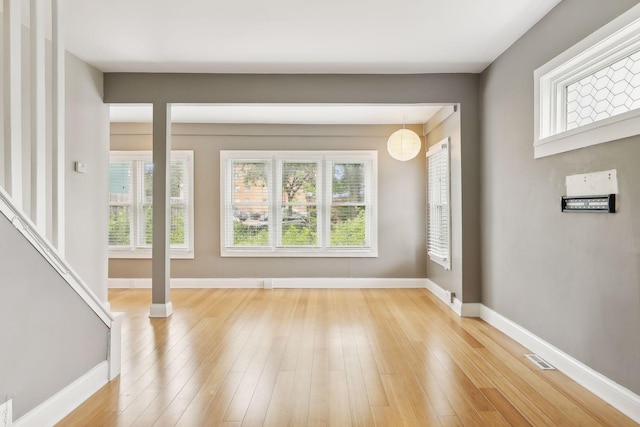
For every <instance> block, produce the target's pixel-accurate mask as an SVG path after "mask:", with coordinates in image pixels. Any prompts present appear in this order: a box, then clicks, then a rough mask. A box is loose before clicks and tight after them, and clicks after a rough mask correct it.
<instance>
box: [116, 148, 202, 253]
mask: <svg viewBox="0 0 640 427" xmlns="http://www.w3.org/2000/svg"><path fill="white" fill-rule="evenodd" d="M151 159H152V153H151V151H112V152H111V153H110V160H109V256H110V257H111V258H149V257H151V247H152V230H153V229H152V227H153V222H152V210H153V197H152V196H153V162H152V160H151ZM192 189H193V151H184V150H177V151H172V152H171V170H170V184H169V197H170V219H169V224H170V232H169V239H170V244H171V256H172V257H173V258H193V191H192Z"/></svg>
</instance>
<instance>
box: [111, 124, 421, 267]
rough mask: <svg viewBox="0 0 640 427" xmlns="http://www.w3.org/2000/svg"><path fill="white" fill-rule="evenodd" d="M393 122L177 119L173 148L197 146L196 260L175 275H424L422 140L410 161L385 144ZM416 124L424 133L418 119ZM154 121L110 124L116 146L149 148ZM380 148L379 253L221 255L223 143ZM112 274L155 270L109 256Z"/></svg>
mask: <svg viewBox="0 0 640 427" xmlns="http://www.w3.org/2000/svg"><path fill="white" fill-rule="evenodd" d="M401 126H402V125H396V126H362V125H360V126H292V125H213V124H212V125H206V124H180V123H176V124H174V125H173V135H172V147H173V148H174V149H177V150H179V149H185V150H194V163H195V166H194V169H195V183H194V185H195V227H196V228H195V259H193V260H180V259H176V260H173V261H172V262H171V275H172V277H180V278H194V277H196V278H208V277H381V278H384V277H391V278H398V277H403V278H415V277H424V275H425V268H424V265H425V263H426V250H425V230H424V227H425V208H424V207H425V181H424V176H425V162H424V146H423V149H422V151H421V153H420V154H419V155H418V156H417V157H416V158H415V159H413V160H410V161H408V162H399V161H396V160H393V159H392V158H391V157H390V156H389V155H388V154H387V151H386V143H387V139H388V137H389V135H390V134H391V133H392V132H393V131H395V130H397V129H398V128H400V127H401ZM413 129H414V130H415V131H416V132H417V133H418V134H420V133H421V132H422V127H421V126H415V127H413ZM150 131H151V127H150V125H144V124H137V125H136V124H118V123H114V124H113V125H112V134H111V148H112V149H113V150H150V149H151V134H150ZM230 149H235V150H377V151H378V253H379V256H378V257H377V258H315V257H314V258H228V257H226V258H222V257H221V256H220V167H219V165H220V150H230ZM109 277H126V278H138V277H151V260H131V259H111V260H110V261H109Z"/></svg>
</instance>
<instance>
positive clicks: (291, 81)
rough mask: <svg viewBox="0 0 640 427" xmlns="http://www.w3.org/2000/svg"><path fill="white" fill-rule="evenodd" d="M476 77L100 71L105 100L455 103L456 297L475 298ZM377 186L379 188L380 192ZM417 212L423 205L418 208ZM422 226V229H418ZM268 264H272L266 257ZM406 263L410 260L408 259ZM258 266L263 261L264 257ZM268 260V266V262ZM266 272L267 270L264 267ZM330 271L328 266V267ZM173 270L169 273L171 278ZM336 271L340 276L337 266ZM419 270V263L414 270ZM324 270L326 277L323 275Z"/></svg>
mask: <svg viewBox="0 0 640 427" xmlns="http://www.w3.org/2000/svg"><path fill="white" fill-rule="evenodd" d="M478 82H479V76H478V75H474V74H419V75H251V74H237V75H233V74H153V73H106V74H105V76H104V83H105V98H104V99H105V102H108V103H148V102H169V103H171V102H174V103H198V102H202V103H254V102H257V103H280V102H283V103H296V102H301V103H305V102H306V103H432V104H439V105H443V104H456V103H459V104H460V127H461V144H460V148H461V152H460V162H461V181H462V184H461V185H462V189H463V190H464V191H463V192H462V212H461V217H462V229H463V230H464V232H463V233H462V236H461V239H462V243H461V249H462V271H463V276H462V280H463V283H462V289H463V291H462V295H459V296H460V297H461V298H462V299H463V301H465V302H479V301H480V282H479V280H478V279H479V277H480V227H479V224H480V219H479V213H480V170H479V162H480V151H479V150H480V147H479V143H478V142H479V130H480V125H479V123H480V122H479V112H478ZM381 191H382V190H381ZM420 210H421V211H424V206H422V207H421V208H420ZM423 228H424V227H422V228H421V230H422V229H423ZM272 262H276V261H275V260H272ZM409 262H413V261H409ZM265 264H267V263H266V261H265ZM269 265H274V264H269ZM265 269H267V270H266V271H265V272H269V270H268V266H267V265H265ZM327 271H332V270H327ZM177 273H178V272H172V275H174V276H175V275H176V274H177ZM337 274H339V275H342V274H345V272H343V271H341V272H339V273H337ZM420 274H421V275H424V267H423V269H422V271H421V273H420ZM325 275H326V274H325Z"/></svg>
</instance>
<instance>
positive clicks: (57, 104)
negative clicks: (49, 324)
mask: <svg viewBox="0 0 640 427" xmlns="http://www.w3.org/2000/svg"><path fill="white" fill-rule="evenodd" d="M63 4H64V3H63V0H52V2H51V20H52V40H51V41H52V47H53V52H52V53H53V55H52V57H53V64H52V65H53V93H52V98H53V117H52V131H53V138H52V153H53V156H52V176H53V182H52V185H53V189H52V194H53V196H52V200H53V207H52V208H53V209H52V210H53V212H52V215H53V218H52V220H53V221H52V222H53V233H52V236H53V244H54V246H55V247H56V249H57V250H58V252H60V254H62V255H64V253H65V221H64V209H65V191H64V190H65V189H64V187H65V163H66V161H65V144H66V140H65V117H66V116H65V98H66V97H65V81H64V79H65V67H64V66H65V48H64V37H63V31H62V8H63Z"/></svg>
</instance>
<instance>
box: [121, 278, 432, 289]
mask: <svg viewBox="0 0 640 427" xmlns="http://www.w3.org/2000/svg"><path fill="white" fill-rule="evenodd" d="M426 280H427V279H394V278H390V279H381V278H348V277H346V278H342V277H317V278H316V277H312V278H309V277H304V278H266V279H262V278H246V279H242V278H241V279H235V278H234V279H224V278H203V279H187V278H185V279H180V278H176V279H171V282H170V286H171V288H173V289H181V288H197V289H200V288H211V289H217V288H240V289H273V288H345V289H349V288H351V289H354V288H363V289H364V288H370V289H371V288H373V289H375V288H380V289H385V288H424V287H425V286H426ZM109 287H110V288H151V279H109Z"/></svg>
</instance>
